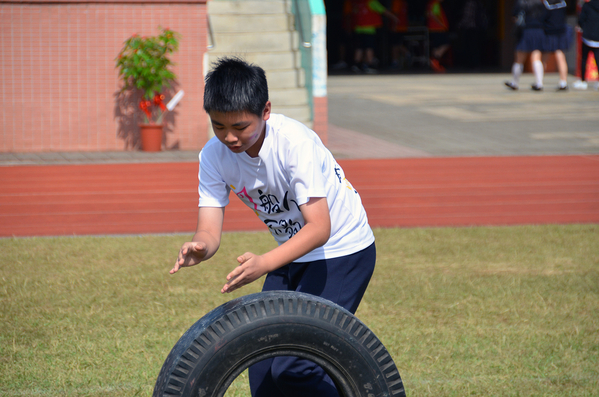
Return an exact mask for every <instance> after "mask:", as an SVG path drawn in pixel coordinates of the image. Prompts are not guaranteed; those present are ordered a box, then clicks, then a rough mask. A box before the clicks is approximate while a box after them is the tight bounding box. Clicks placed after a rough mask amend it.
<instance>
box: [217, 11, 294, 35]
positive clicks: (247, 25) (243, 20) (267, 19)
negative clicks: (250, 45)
mask: <svg viewBox="0 0 599 397" xmlns="http://www.w3.org/2000/svg"><path fill="white" fill-rule="evenodd" d="M210 24H211V26H212V29H213V31H214V32H219V33H251V34H254V33H258V32H280V31H288V30H292V29H293V26H294V22H293V16H292V15H291V14H266V15H256V14H245V15H243V14H210Z"/></svg>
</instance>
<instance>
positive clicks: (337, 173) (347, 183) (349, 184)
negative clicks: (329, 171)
mask: <svg viewBox="0 0 599 397" xmlns="http://www.w3.org/2000/svg"><path fill="white" fill-rule="evenodd" d="M340 171H341V167H339V166H338V165H336V166H335V176H336V177H337V179H339V183H341V182H342V181H345V187H346V188H348V189H350V190H353V191H354V193H355V194H358V191H357V190H356V189H354V187H353V186H352V184H351V183H349V181H348V180H347V178H345V177H343V180H342V179H341V173H340Z"/></svg>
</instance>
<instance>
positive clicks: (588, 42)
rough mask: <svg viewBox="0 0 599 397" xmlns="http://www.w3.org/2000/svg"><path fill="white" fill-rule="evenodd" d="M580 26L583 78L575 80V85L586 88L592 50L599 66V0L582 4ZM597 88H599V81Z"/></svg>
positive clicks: (576, 87) (577, 87) (591, 0)
mask: <svg viewBox="0 0 599 397" xmlns="http://www.w3.org/2000/svg"><path fill="white" fill-rule="evenodd" d="M578 26H580V29H581V30H582V58H581V60H580V62H581V63H580V71H581V79H580V80H577V81H575V82H574V84H573V87H574V88H575V89H577V90H586V89H587V88H588V83H587V81H586V78H587V62H588V58H589V53H590V52H592V53H593V57H594V58H595V65H596V68H599V0H590V1H587V2H585V3H584V4H583V5H582V9H581V11H580V15H579V16H578ZM596 88H597V89H599V83H597V85H596Z"/></svg>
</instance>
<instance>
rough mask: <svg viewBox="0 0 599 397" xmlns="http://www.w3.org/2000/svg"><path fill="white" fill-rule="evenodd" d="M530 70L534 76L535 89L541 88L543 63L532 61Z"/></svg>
mask: <svg viewBox="0 0 599 397" xmlns="http://www.w3.org/2000/svg"><path fill="white" fill-rule="evenodd" d="M532 70H533V72H534V74H535V80H536V85H537V87H542V86H543V73H544V72H545V70H544V69H543V62H541V61H534V62H533V63H532Z"/></svg>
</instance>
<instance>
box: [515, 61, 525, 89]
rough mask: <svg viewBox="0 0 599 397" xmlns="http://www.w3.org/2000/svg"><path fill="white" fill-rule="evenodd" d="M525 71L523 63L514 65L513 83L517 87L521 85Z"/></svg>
mask: <svg viewBox="0 0 599 397" xmlns="http://www.w3.org/2000/svg"><path fill="white" fill-rule="evenodd" d="M523 69H524V65H523V64H521V63H514V64H513V65H512V83H514V84H515V85H516V87H517V86H518V85H519V84H520V76H522V70H523Z"/></svg>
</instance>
